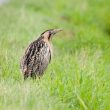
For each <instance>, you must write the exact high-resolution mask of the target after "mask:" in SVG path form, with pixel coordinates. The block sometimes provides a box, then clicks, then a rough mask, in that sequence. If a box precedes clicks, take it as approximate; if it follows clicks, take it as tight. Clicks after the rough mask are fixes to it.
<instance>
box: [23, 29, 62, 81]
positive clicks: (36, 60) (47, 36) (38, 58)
mask: <svg viewBox="0 0 110 110" xmlns="http://www.w3.org/2000/svg"><path fill="white" fill-rule="evenodd" d="M60 31H61V29H50V30H46V31H44V32H43V33H42V34H41V35H40V37H39V38H38V39H37V40H35V41H33V42H32V43H31V44H30V45H29V46H28V47H27V49H26V51H25V54H24V56H23V57H22V60H21V70H22V73H23V75H24V79H27V78H28V77H32V78H34V79H35V78H36V77H37V76H38V77H39V78H40V77H41V76H42V75H43V73H44V71H45V70H46V68H47V66H48V64H49V63H50V61H51V55H52V44H51V39H52V36H53V35H55V34H56V33H58V32H60Z"/></svg>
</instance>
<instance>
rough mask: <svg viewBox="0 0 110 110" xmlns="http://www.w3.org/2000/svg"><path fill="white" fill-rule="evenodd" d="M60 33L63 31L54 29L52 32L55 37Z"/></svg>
mask: <svg viewBox="0 0 110 110" xmlns="http://www.w3.org/2000/svg"><path fill="white" fill-rule="evenodd" d="M60 31H62V29H53V30H52V31H51V34H53V35H55V34H56V33H58V32H60Z"/></svg>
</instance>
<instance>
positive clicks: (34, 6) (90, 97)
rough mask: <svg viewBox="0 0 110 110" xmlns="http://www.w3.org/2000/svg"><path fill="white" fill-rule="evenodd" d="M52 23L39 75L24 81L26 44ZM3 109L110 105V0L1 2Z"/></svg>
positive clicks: (80, 109)
mask: <svg viewBox="0 0 110 110" xmlns="http://www.w3.org/2000/svg"><path fill="white" fill-rule="evenodd" d="M51 28H63V31H62V32H61V33H59V34H57V35H56V36H55V37H54V38H53V40H52V43H53V49H54V52H53V56H52V60H51V63H50V64H49V66H48V68H47V70H46V71H45V74H44V76H43V77H42V78H41V80H39V79H36V80H32V79H28V80H26V81H24V80H23V75H22V74H21V71H20V59H21V57H22V55H23V54H24V50H25V48H26V47H27V46H28V44H29V43H30V42H32V41H33V40H35V39H37V38H38V37H39V35H40V34H41V33H42V32H43V31H45V30H47V29H51ZM0 110H110V0H106V1H105V0H83V1H82V0H53V1H52V0H24V1H23V0H10V1H8V2H7V3H5V4H2V5H0Z"/></svg>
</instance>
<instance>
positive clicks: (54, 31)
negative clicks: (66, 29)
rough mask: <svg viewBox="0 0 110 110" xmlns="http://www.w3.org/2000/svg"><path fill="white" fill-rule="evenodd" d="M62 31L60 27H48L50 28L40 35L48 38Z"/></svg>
mask: <svg viewBox="0 0 110 110" xmlns="http://www.w3.org/2000/svg"><path fill="white" fill-rule="evenodd" d="M60 31H62V29H50V30H46V31H44V32H43V33H42V34H41V36H42V37H44V38H46V39H48V40H50V39H51V38H52V36H54V35H55V34H56V33H58V32H60Z"/></svg>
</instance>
